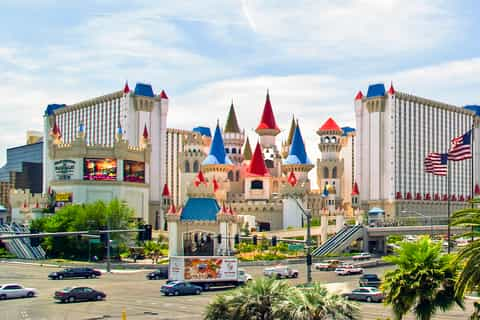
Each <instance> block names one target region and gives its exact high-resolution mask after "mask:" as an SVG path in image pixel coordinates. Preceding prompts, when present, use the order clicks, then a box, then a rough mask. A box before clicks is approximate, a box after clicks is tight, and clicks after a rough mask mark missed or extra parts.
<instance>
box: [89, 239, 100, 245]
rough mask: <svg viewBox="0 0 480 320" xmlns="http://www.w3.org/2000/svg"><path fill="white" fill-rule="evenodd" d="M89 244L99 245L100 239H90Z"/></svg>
mask: <svg viewBox="0 0 480 320" xmlns="http://www.w3.org/2000/svg"><path fill="white" fill-rule="evenodd" d="M90 244H100V239H90Z"/></svg>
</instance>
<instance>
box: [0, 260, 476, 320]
mask: <svg viewBox="0 0 480 320" xmlns="http://www.w3.org/2000/svg"><path fill="white" fill-rule="evenodd" d="M294 267H298V269H299V271H300V274H301V277H300V278H299V279H294V280H282V281H290V282H292V283H302V282H305V268H304V266H303V265H298V266H294ZM246 269H247V271H248V272H249V273H250V274H252V275H253V276H254V278H255V277H260V276H261V274H262V270H263V267H249V268H246ZM386 269H387V268H386V267H381V268H373V269H368V271H367V272H368V273H377V274H379V275H381V274H383V272H384V271H385V270H386ZM54 270H58V268H51V267H39V266H30V265H16V264H15V265H14V264H0V283H20V284H23V285H25V286H27V287H33V288H36V289H37V290H38V292H39V295H38V296H37V297H35V298H30V299H12V300H4V301H0V320H16V319H21V320H47V319H48V320H57V319H62V320H67V319H69V320H70V319H75V320H76V319H81V320H87V319H89V320H93V319H121V313H122V310H123V309H125V310H126V313H127V319H138V320H148V319H164V320H166V319H189V320H195V319H202V312H203V311H204V308H205V306H206V305H207V304H208V303H209V302H210V301H211V300H212V299H213V298H214V297H215V295H217V294H218V293H222V292H225V291H223V290H222V291H210V292H204V293H202V295H200V296H180V297H165V296H162V295H160V292H159V290H160V286H161V285H162V284H163V283H164V281H162V280H160V281H149V280H146V279H145V274H146V272H147V271H144V270H143V271H134V272H123V273H114V274H104V275H103V276H102V277H101V278H99V279H75V280H48V279H47V275H48V273H50V272H52V271H54ZM358 278H359V276H347V277H339V276H336V275H335V274H334V273H333V272H320V271H314V272H313V279H314V280H315V281H320V282H321V283H324V284H325V285H326V286H327V288H328V289H329V290H331V291H335V292H342V291H346V290H349V289H352V288H354V287H356V286H357V284H358ZM79 285H81V286H90V287H92V288H95V289H98V290H101V291H104V292H105V293H106V294H107V299H106V300H105V301H99V302H79V303H72V304H69V303H64V304H62V303H57V302H55V301H54V300H53V298H52V296H53V293H54V291H55V290H57V289H61V288H64V287H68V286H79ZM468 308H469V310H468V311H462V310H459V309H456V310H453V311H450V312H448V313H445V314H440V315H438V316H436V317H435V318H434V319H436V320H443V319H455V320H462V319H465V320H466V319H467V318H468V315H469V314H470V312H469V311H470V310H471V302H469V303H468ZM361 311H362V315H363V319H368V320H377V319H382V320H383V319H386V318H387V317H388V316H389V315H390V312H389V309H388V308H387V307H385V306H383V305H382V304H373V303H372V304H367V303H362V305H361ZM406 319H412V320H413V319H414V318H413V317H411V316H409V317H407V318H406Z"/></svg>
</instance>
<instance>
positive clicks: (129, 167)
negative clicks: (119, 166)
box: [123, 160, 145, 183]
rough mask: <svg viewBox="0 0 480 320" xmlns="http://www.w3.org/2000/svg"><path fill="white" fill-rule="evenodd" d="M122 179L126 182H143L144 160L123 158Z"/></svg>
mask: <svg viewBox="0 0 480 320" xmlns="http://www.w3.org/2000/svg"><path fill="white" fill-rule="evenodd" d="M123 180H124V181H128V182H140V183H144V182H145V162H140V161H132V160H124V161H123Z"/></svg>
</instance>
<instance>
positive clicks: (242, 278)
mask: <svg viewBox="0 0 480 320" xmlns="http://www.w3.org/2000/svg"><path fill="white" fill-rule="evenodd" d="M238 279H239V280H240V281H242V282H243V283H248V282H249V281H252V280H253V277H252V275H251V274H249V273H247V272H245V270H244V269H238Z"/></svg>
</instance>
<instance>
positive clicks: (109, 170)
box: [83, 159, 117, 181]
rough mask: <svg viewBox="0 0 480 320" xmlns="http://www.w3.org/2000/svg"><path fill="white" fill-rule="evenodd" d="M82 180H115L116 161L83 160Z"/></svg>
mask: <svg viewBox="0 0 480 320" xmlns="http://www.w3.org/2000/svg"><path fill="white" fill-rule="evenodd" d="M83 180H112V181H114V180H117V160H115V159H85V160H84V164H83Z"/></svg>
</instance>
